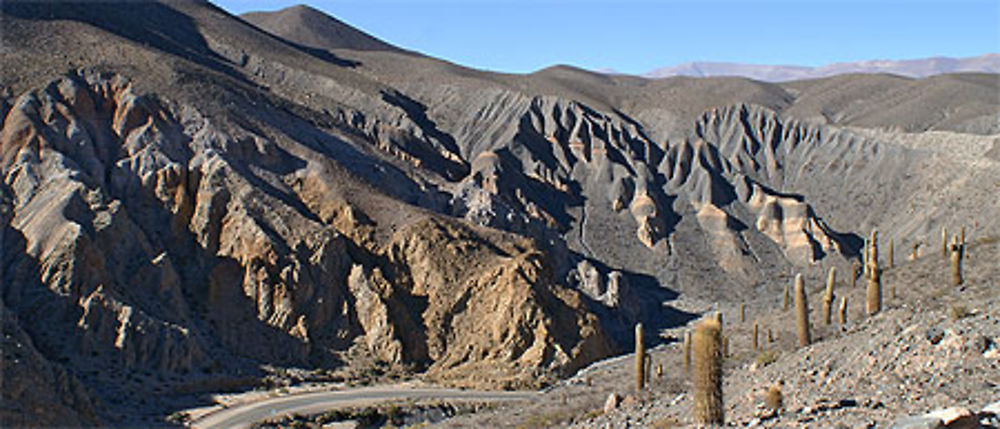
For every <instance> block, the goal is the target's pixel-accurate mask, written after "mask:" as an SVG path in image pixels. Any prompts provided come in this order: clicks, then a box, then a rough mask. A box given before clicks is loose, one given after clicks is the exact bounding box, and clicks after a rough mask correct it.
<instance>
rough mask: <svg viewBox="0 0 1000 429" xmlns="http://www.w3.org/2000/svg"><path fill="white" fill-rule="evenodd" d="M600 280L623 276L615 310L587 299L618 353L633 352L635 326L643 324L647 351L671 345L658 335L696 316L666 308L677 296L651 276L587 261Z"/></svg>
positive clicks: (667, 340) (669, 307)
mask: <svg viewBox="0 0 1000 429" xmlns="http://www.w3.org/2000/svg"><path fill="white" fill-rule="evenodd" d="M576 256H577V257H579V255H576ZM589 261H590V263H591V264H593V265H594V266H595V267H596V268H597V269H598V271H599V272H601V273H602V275H603V276H606V275H607V273H610V272H611V271H618V272H620V273H621V274H622V277H623V279H624V283H625V284H626V285H627V286H626V287H625V288H624V291H623V292H621V295H620V302H619V305H618V306H617V307H615V308H611V307H608V306H607V305H605V304H604V303H601V302H599V301H596V300H593V299H591V298H589V297H588V302H589V304H590V308H591V310H592V311H594V313H596V314H597V315H598V316H599V317H600V318H601V322H602V324H603V326H604V329H605V330H606V331H607V332H608V334H609V335H610V336H611V338H612V339H613V340H614V342H615V345H616V346H617V347H618V351H619V352H622V353H628V352H630V351H631V350H633V349H634V348H635V324H636V323H640V322H641V323H642V326H643V332H645V343H646V347H647V348H649V347H655V346H657V345H659V344H666V343H669V342H671V340H670V339H668V338H666V337H662V336H660V331H662V330H665V329H671V328H676V327H679V326H683V325H686V324H687V323H688V322H690V321H691V320H694V319H696V318H697V317H698V314H695V313H689V312H686V311H683V310H678V309H676V308H674V307H672V306H670V305H669V302H670V301H672V300H674V299H677V296H678V293H677V292H676V291H674V290H671V289H668V288H666V287H664V286H662V285H661V284H660V282H659V281H658V280H657V279H656V278H655V277H653V276H650V275H647V274H642V273H636V272H633V271H627V270H613V269H611V268H609V267H607V266H606V265H604V264H602V263H601V262H599V261H594V260H589Z"/></svg>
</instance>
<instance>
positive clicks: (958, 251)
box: [951, 237, 964, 286]
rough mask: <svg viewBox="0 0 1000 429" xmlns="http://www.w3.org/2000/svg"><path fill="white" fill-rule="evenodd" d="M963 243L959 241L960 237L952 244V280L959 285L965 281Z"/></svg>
mask: <svg viewBox="0 0 1000 429" xmlns="http://www.w3.org/2000/svg"><path fill="white" fill-rule="evenodd" d="M963 247H964V246H963V245H962V243H961V242H959V241H958V237H955V239H954V240H953V241H952V244H951V282H952V284H954V285H955V286H958V285H960V284H962V283H963V282H964V280H963V279H962V250H963Z"/></svg>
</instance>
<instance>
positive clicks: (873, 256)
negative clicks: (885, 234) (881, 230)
mask: <svg viewBox="0 0 1000 429" xmlns="http://www.w3.org/2000/svg"><path fill="white" fill-rule="evenodd" d="M877 266H879V263H878V230H877V229H873V230H872V232H871V236H870V237H868V266H867V267H865V272H866V273H868V275H869V276H871V274H872V268H874V267H877Z"/></svg>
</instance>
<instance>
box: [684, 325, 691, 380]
mask: <svg viewBox="0 0 1000 429" xmlns="http://www.w3.org/2000/svg"><path fill="white" fill-rule="evenodd" d="M683 349H684V350H683V353H684V373H685V374H690V373H691V332H685V333H684V347H683Z"/></svg>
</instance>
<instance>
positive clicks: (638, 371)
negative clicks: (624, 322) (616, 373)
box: [635, 323, 646, 392]
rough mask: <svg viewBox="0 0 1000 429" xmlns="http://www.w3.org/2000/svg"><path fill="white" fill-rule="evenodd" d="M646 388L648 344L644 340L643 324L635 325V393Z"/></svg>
mask: <svg viewBox="0 0 1000 429" xmlns="http://www.w3.org/2000/svg"><path fill="white" fill-rule="evenodd" d="M644 387H646V344H645V343H644V342H643V338H642V323H636V324H635V391H636V392H642V389H643V388H644Z"/></svg>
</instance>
